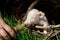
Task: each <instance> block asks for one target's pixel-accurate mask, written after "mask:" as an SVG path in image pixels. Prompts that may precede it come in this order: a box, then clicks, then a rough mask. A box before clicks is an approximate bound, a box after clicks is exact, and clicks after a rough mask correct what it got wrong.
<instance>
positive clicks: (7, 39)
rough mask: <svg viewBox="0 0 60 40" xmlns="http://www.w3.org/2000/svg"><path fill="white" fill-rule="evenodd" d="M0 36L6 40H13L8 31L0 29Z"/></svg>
mask: <svg viewBox="0 0 60 40" xmlns="http://www.w3.org/2000/svg"><path fill="white" fill-rule="evenodd" d="M0 35H1V36H2V37H3V38H4V39H5V40H11V38H10V37H9V35H8V34H7V33H6V31H5V30H4V29H3V28H0Z"/></svg>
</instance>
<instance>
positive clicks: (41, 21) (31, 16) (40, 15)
mask: <svg viewBox="0 0 60 40" xmlns="http://www.w3.org/2000/svg"><path fill="white" fill-rule="evenodd" d="M24 23H25V24H26V25H27V26H30V25H36V24H38V25H42V26H48V25H49V23H48V20H47V18H46V16H45V13H44V12H42V11H39V10H37V9H32V10H30V11H29V12H28V13H27V19H26V20H25V22H24ZM44 33H45V34H47V32H46V31H45V30H44Z"/></svg>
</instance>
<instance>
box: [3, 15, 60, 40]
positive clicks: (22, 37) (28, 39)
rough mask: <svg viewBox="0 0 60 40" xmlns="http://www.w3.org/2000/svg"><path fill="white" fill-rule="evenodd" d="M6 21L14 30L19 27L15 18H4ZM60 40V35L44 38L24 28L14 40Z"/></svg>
mask: <svg viewBox="0 0 60 40" xmlns="http://www.w3.org/2000/svg"><path fill="white" fill-rule="evenodd" d="M3 19H4V21H5V22H6V23H7V24H8V25H9V26H11V27H12V28H13V27H14V26H15V25H17V22H16V21H15V18H14V17H13V16H4V17H3ZM37 39H38V40H60V34H58V35H56V36H54V37H48V38H47V37H43V36H39V37H38V36H36V35H33V34H30V33H28V29H27V28H24V29H23V30H21V31H18V32H17V35H16V38H15V39H14V40H37Z"/></svg>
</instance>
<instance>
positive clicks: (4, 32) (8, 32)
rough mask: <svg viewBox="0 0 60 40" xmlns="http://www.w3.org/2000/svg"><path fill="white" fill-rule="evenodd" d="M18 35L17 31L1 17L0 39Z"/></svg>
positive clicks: (5, 39)
mask: <svg viewBox="0 0 60 40" xmlns="http://www.w3.org/2000/svg"><path fill="white" fill-rule="evenodd" d="M14 37H16V33H15V31H14V30H13V29H12V28H10V26H8V25H7V24H6V23H5V22H4V20H3V19H2V17H0V40H11V38H14Z"/></svg>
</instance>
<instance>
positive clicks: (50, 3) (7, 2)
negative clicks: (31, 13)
mask: <svg viewBox="0 0 60 40" xmlns="http://www.w3.org/2000/svg"><path fill="white" fill-rule="evenodd" d="M34 1H35V0H0V10H1V12H2V15H8V16H10V15H11V14H13V15H14V16H15V17H16V18H17V19H21V18H22V17H23V16H22V15H23V14H24V13H26V11H27V9H28V7H29V5H30V4H31V3H32V2H34ZM34 8H36V9H38V10H41V11H43V12H45V14H46V17H47V19H48V21H49V23H50V24H53V22H52V21H54V23H55V24H59V23H60V10H59V9H60V0H40V1H39V2H38V3H37V5H36V6H35V7H34Z"/></svg>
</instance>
